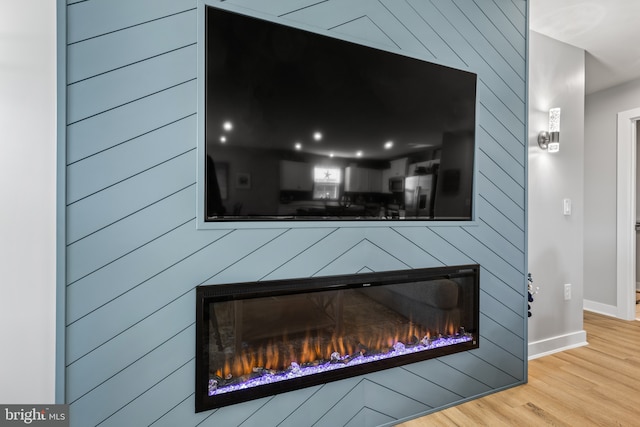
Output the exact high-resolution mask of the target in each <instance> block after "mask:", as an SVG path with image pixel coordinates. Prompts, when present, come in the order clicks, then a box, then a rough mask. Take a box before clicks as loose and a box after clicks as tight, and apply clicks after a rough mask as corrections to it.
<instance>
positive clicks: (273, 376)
mask: <svg viewBox="0 0 640 427" xmlns="http://www.w3.org/2000/svg"><path fill="white" fill-rule="evenodd" d="M471 340H473V336H472V335H471V334H468V333H461V334H456V335H453V336H439V337H437V338H426V337H425V338H424V339H423V340H422V341H421V342H419V343H418V344H416V345H411V346H410V345H405V344H403V343H400V342H398V343H396V344H395V345H394V346H393V350H391V351H389V352H387V353H380V354H366V355H361V354H359V353H357V354H356V355H347V356H344V357H337V355H336V353H333V354H332V355H331V361H327V362H324V363H321V364H318V365H314V366H300V365H299V364H298V363H297V362H291V366H290V367H289V368H288V369H287V370H285V371H280V372H274V371H269V370H262V372H261V375H260V376H257V377H254V378H250V379H248V380H246V381H243V382H239V383H234V384H226V385H222V386H219V384H218V380H217V379H216V378H211V379H209V396H214V395H217V394H223V393H229V392H233V391H238V390H245V389H249V388H252V387H258V386H261V385H266V384H271V383H275V382H279V381H285V380H288V379H292V378H299V377H304V376H307V375H314V374H319V373H323V372H328V371H333V370H336V369H343V368H347V367H350V366H355V365H360V364H363V363H370V362H375V361H378V360H383V359H390V358H392V357H397V356H402V355H405V354H411V353H418V352H422V351H428V350H432V349H435V348H440V347H445V346H451V345H455V344H460V343H464V342H469V341H471Z"/></svg>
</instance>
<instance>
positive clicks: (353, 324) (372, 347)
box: [196, 265, 479, 410]
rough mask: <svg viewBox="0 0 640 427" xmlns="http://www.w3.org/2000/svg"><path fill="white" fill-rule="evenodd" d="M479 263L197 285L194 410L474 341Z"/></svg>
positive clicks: (395, 363) (437, 353)
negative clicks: (268, 280)
mask: <svg viewBox="0 0 640 427" xmlns="http://www.w3.org/2000/svg"><path fill="white" fill-rule="evenodd" d="M478 271H479V268H478V266H475V265H473V266H458V267H440V268H435V269H416V270H407V271H393V272H383V273H367V274H356V275H348V276H333V277H321V278H307V279H299V280H283V281H272V282H255V283H239V284H230V285H210V286H203V287H198V292H197V294H198V305H197V311H198V322H197V326H196V329H197V343H196V344H197V353H196V365H197V368H196V370H197V372H196V388H197V390H196V410H205V409H209V408H215V407H220V406H225V405H230V404H233V403H238V402H242V401H246V400H250V399H255V398H258V397H263V396H267V395H271V394H276V393H280V392H283V391H289V390H293V389H297V388H301V387H307V386H311V385H316V384H321V383H324V382H328V381H334V380H338V379H342V378H347V377H350V376H354V375H360V374H364V373H368V372H372V371H375V370H380V369H386V368H390V367H394V366H400V365H403V364H406V363H412V362H416V361H419V360H424V359H429V358H432V357H438V356H442V355H444V354H450V353H456V352H459V351H464V350H468V349H471V348H477V347H478V334H477V326H478V284H479V277H478Z"/></svg>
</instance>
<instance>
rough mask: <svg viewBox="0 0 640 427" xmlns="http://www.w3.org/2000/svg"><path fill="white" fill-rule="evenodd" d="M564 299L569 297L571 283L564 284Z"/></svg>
mask: <svg viewBox="0 0 640 427" xmlns="http://www.w3.org/2000/svg"><path fill="white" fill-rule="evenodd" d="M564 299H565V301H567V300H570V299H571V283H565V284H564Z"/></svg>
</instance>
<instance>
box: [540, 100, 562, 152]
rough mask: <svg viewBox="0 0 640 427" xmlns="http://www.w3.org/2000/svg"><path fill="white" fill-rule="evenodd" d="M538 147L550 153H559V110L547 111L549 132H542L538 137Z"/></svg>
mask: <svg viewBox="0 0 640 427" xmlns="http://www.w3.org/2000/svg"><path fill="white" fill-rule="evenodd" d="M538 145H539V146H540V148H542V149H543V150H547V151H548V152H550V153H557V152H558V151H560V109H559V108H552V109H550V110H549V131H548V132H547V131H544V130H543V131H542V132H540V134H539V135H538Z"/></svg>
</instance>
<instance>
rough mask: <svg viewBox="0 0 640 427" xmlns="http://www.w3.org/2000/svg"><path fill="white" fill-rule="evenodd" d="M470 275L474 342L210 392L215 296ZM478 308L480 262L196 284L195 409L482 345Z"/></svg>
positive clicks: (287, 292)
mask: <svg viewBox="0 0 640 427" xmlns="http://www.w3.org/2000/svg"><path fill="white" fill-rule="evenodd" d="M470 273H472V277H473V286H474V291H473V298H472V299H471V304H472V305H473V307H472V316H473V317H474V319H473V325H474V328H473V329H467V330H466V332H467V333H470V334H472V336H473V340H471V341H468V342H463V343H457V344H455V345H450V346H444V347H441V348H434V349H430V350H428V351H423V352H419V353H412V354H405V355H401V356H395V357H392V358H389V359H385V360H378V361H375V362H370V363H364V364H359V365H354V366H349V367H348V368H345V369H338V370H334V371H329V372H323V373H321V374H314V375H308V376H304V377H300V378H292V379H287V380H286V381H281V382H276V383H271V384H269V385H267V386H257V387H252V388H248V389H245V390H238V391H233V392H229V393H223V394H218V395H214V396H209V395H208V372H209V360H210V359H209V352H208V348H209V339H208V338H207V339H205V337H210V333H209V332H210V331H209V322H208V319H209V309H208V307H209V301H210V300H211V299H215V300H216V301H235V300H241V299H250V298H255V297H269V296H279V295H291V294H302V293H310V292H320V291H327V290H340V289H354V288H364V287H371V286H379V285H388V284H394V283H408V282H416V281H422V280H436V279H452V278H456V277H468V276H469V275H470ZM479 308H480V266H479V265H478V264H468V265H457V266H444V267H434V268H419V269H409V270H394V271H384V272H376V273H360V274H348V275H337V276H323V277H309V278H300V279H284V280H273V281H255V282H242V283H231V284H220V285H203V286H198V287H197V288H196V340H195V341H196V355H195V356H196V357H195V359H196V369H195V387H196V390H195V411H196V412H202V411H206V410H209V409H215V408H220V407H223V406H229V405H233V404H236V403H241V402H246V401H249V400H254V399H258V398H262V397H266V396H272V395H276V394H280V393H284V392H288V391H293V390H298V389H301V388H306V387H312V386H316V385H320V384H325V383H328V382H332V381H338V380H342V379H346V378H350V377H354V376H358V375H364V374H367V373H371V372H375V371H380V370H384V369H389V368H392V367H398V366H402V365H406V364H410V363H415V362H418V361H424V360H428V359H433V358H437V357H441V356H444V355H449V354H455V353H459V352H463V351H468V350H472V349H476V348H479V346H480V340H479V337H480V333H479V320H480V319H479V318H480V310H479Z"/></svg>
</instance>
